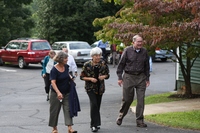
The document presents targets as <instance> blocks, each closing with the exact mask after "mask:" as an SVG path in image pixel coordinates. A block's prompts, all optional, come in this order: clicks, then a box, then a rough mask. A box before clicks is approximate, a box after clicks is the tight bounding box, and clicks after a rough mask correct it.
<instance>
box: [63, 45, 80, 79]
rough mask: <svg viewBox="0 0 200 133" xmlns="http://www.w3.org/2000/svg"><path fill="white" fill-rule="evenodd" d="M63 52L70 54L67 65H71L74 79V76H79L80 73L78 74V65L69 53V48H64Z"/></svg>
mask: <svg viewBox="0 0 200 133" xmlns="http://www.w3.org/2000/svg"><path fill="white" fill-rule="evenodd" d="M62 51H63V52H66V53H67V54H68V61H67V64H68V65H69V74H70V75H71V76H72V77H74V76H76V77H77V76H78V73H77V65H76V62H75V60H74V57H73V56H72V55H70V54H69V53H68V49H67V48H63V49H62Z"/></svg>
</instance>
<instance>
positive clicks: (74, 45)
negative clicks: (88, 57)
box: [69, 43, 91, 50]
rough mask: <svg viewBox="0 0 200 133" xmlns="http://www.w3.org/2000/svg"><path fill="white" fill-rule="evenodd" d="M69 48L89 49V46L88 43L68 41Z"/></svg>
mask: <svg viewBox="0 0 200 133" xmlns="http://www.w3.org/2000/svg"><path fill="white" fill-rule="evenodd" d="M69 48H70V49H72V50H73V49H91V46H90V45H89V44H88V43H70V44H69Z"/></svg>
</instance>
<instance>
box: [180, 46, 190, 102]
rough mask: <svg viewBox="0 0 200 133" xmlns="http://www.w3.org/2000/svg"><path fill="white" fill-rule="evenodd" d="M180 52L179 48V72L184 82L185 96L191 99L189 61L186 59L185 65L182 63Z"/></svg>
mask: <svg viewBox="0 0 200 133" xmlns="http://www.w3.org/2000/svg"><path fill="white" fill-rule="evenodd" d="M182 54H186V53H182V50H181V48H180V56H179V58H178V61H179V64H180V67H181V72H182V75H183V78H184V82H185V96H186V97H188V98H190V97H192V86H191V67H192V66H191V59H190V58H188V57H186V65H184V63H183V58H182Z"/></svg>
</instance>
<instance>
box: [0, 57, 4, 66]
mask: <svg viewBox="0 0 200 133" xmlns="http://www.w3.org/2000/svg"><path fill="white" fill-rule="evenodd" d="M3 65H4V62H3V60H2V59H1V58H0V66H3Z"/></svg>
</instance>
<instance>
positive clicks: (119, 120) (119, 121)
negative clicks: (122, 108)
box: [116, 118, 122, 126]
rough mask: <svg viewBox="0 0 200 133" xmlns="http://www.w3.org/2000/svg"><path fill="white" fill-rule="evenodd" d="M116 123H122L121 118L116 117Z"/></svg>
mask: <svg viewBox="0 0 200 133" xmlns="http://www.w3.org/2000/svg"><path fill="white" fill-rule="evenodd" d="M116 123H117V125H118V126H120V125H121V124H122V119H120V118H117V121H116Z"/></svg>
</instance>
